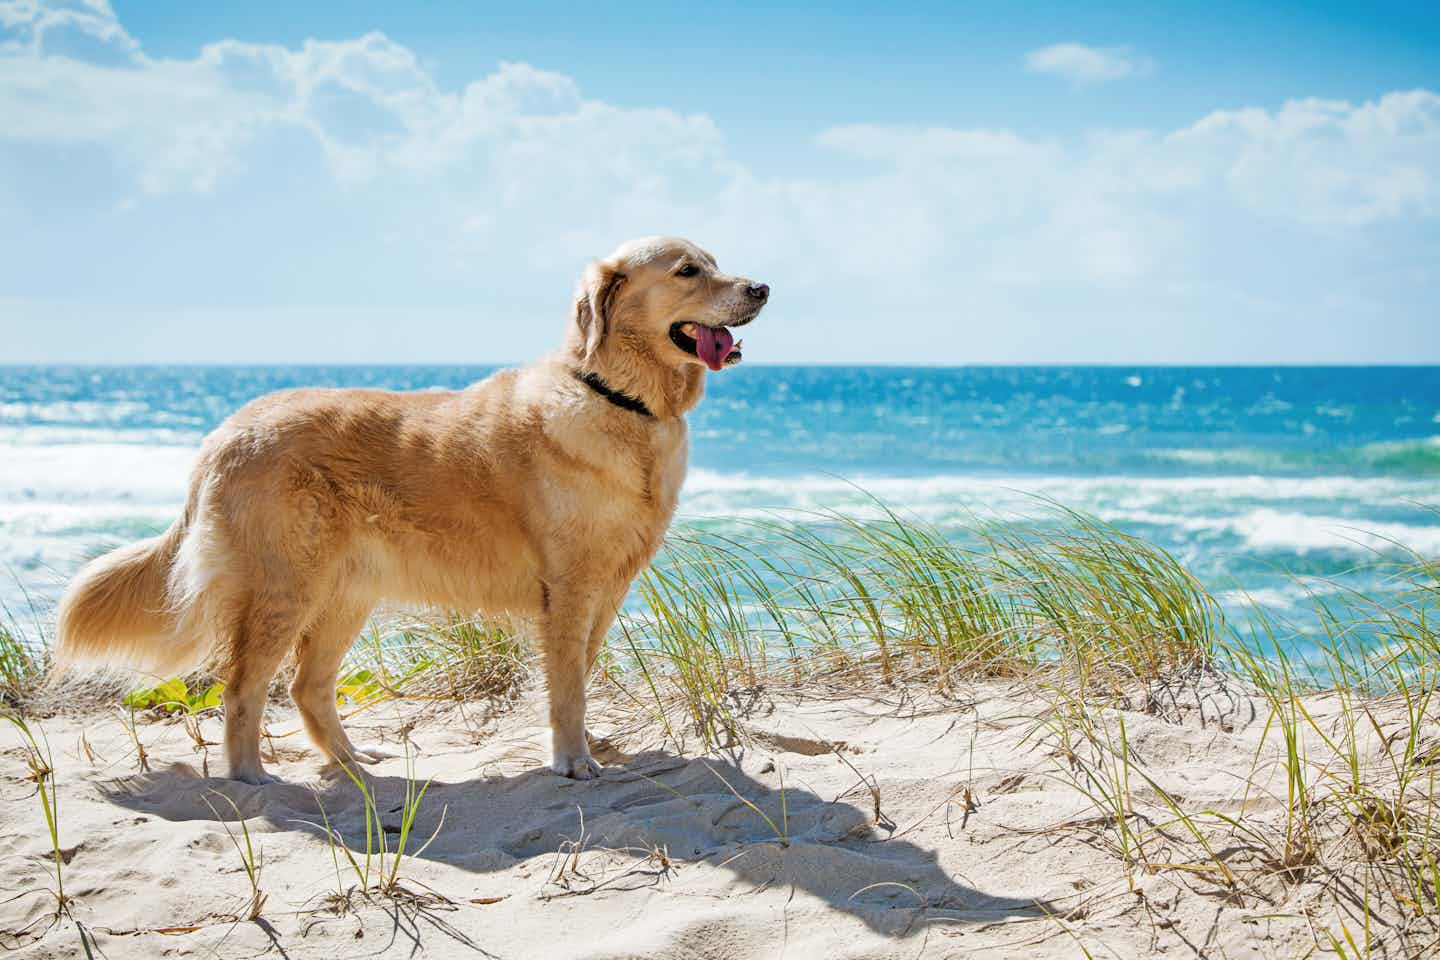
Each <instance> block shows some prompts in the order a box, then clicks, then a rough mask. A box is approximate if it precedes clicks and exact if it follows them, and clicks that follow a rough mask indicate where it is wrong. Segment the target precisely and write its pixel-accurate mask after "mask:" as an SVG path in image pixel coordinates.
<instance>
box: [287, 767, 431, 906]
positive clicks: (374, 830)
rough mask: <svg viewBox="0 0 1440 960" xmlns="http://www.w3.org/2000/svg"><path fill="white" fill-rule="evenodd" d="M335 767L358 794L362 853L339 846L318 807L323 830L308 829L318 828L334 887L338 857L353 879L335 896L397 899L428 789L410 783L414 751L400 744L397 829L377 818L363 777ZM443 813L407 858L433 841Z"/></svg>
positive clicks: (345, 899)
mask: <svg viewBox="0 0 1440 960" xmlns="http://www.w3.org/2000/svg"><path fill="white" fill-rule="evenodd" d="M341 769H342V770H343V771H344V773H345V776H346V777H347V778H349V780H350V782H351V783H352V784H353V785H354V786H355V789H356V790H357V791H359V793H360V799H361V808H362V812H363V815H364V821H365V851H364V853H363V854H358V853H357V851H355V850H353V849H352V848H351V847H350V845H348V844H347V843H346V842H345V838H344V837H343V836H341V835H340V832H339V831H338V830H337V829H336V828H335V827H334V825H333V824H331V822H330V817H329V815H328V814H327V813H326V812H325V808H324V807H323V806H322V807H321V808H320V815H321V817H322V819H323V821H324V822H323V826H322V825H320V824H313V823H312V824H311V826H317V827H319V828H320V829H322V830H323V831H324V833H325V836H326V839H327V840H328V841H329V843H330V853H331V857H332V859H333V860H334V862H335V872H336V883H337V887H338V886H339V885H340V856H341V855H342V854H343V855H344V857H345V861H346V862H347V863H348V864H349V866H350V870H351V872H352V873H353V874H354V875H355V884H354V886H353V887H352V888H351V890H350V891H344V890H339V889H337V892H336V898H337V900H338V901H340V902H348V900H349V897H350V895H351V893H353V892H359V893H360V894H362V895H365V896H369V895H370V893H372V892H374V893H378V894H380V895H382V896H389V897H394V896H398V895H400V894H401V893H402V892H403V891H402V887H401V883H400V867H401V865H402V863H403V861H404V858H405V856H407V848H408V847H409V845H410V841H411V834H412V833H413V830H414V826H415V819H416V817H417V816H418V815H419V813H420V805H421V803H422V801H424V799H425V793H426V791H427V790H429V789H430V783H431V781H429V780H426V781H425V782H424V783H417V781H416V780H415V759H414V753H413V752H412V751H411V747H410V742H409V740H408V739H407V740H405V796H404V799H403V800H402V801H401V803H400V806H399V808H398V810H397V812H398V813H399V814H400V822H399V824H398V826H394V827H391V826H390V825H387V824H386V823H385V822H384V821H383V820H382V818H381V815H380V808H379V805H378V800H377V798H376V796H375V791H374V788H373V787H372V786H371V784H370V782H369V781H368V780H367V779H366V777H365V775H364V774H363V773H362V772H359V771H357V770H356V769H355V768H354V767H352V766H351V765H349V764H341ZM445 813H446V809H441V811H440V819H439V822H437V823H436V825H435V829H434V831H432V832H431V834H430V836H429V837H428V838H427V839H426V840H425V842H424V843H423V844H421V845H420V847H419V849H417V850H415V851H414V852H413V853H410V854H408V855H409V856H417V857H418V856H419V855H420V854H422V853H424V852H425V849H426V848H427V847H429V846H430V844H431V843H433V842H434V840H435V838H436V837H437V836H439V834H440V830H441V828H442V827H444V826H445ZM307 822H308V821H307ZM390 833H395V834H397V836H396V838H395V840H394V842H393V844H392V842H391V840H390V838H389V834H390Z"/></svg>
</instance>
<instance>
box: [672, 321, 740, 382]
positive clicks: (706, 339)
mask: <svg viewBox="0 0 1440 960" xmlns="http://www.w3.org/2000/svg"><path fill="white" fill-rule="evenodd" d="M670 339H671V341H673V342H674V344H675V346H677V347H679V348H680V349H681V350H684V351H685V352H686V353H689V354H694V355H695V356H697V357H699V358H700V361H701V362H702V363H704V364H705V366H707V367H709V368H710V369H711V370H721V369H724V368H725V367H732V366H734V365H735V364H737V363H739V362H740V347H741V345H742V344H743V342H744V341H741V340H736V339H735V337H734V335H733V334H731V333H730V328H729V327H707V326H706V325H705V324H703V323H691V322H681V323H674V324H671V325H670Z"/></svg>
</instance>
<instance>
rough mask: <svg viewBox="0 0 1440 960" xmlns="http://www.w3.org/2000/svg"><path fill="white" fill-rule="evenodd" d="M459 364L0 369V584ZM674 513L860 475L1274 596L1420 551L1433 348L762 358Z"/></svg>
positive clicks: (910, 500) (168, 514) (12, 591)
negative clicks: (1167, 358)
mask: <svg viewBox="0 0 1440 960" xmlns="http://www.w3.org/2000/svg"><path fill="white" fill-rule="evenodd" d="M491 369H493V368H485V367H385V366H373V367H372V366H347V367H322V366H306V367H93V368H86V367H0V602H3V603H4V604H5V605H6V606H7V607H8V608H9V609H10V611H11V613H12V615H16V616H17V617H18V618H19V619H20V620H21V622H22V623H24V622H25V621H26V619H27V618H28V617H29V616H30V615H31V611H32V610H33V611H35V615H36V616H37V617H38V618H39V619H41V620H42V621H43V619H44V616H45V612H46V611H47V610H48V609H49V607H50V606H51V604H53V601H54V599H55V598H56V597H57V596H58V594H59V592H60V590H61V589H62V587H63V584H64V582H65V579H66V578H67V577H68V576H69V575H70V574H71V573H72V572H73V571H74V570H75V569H76V567H77V566H78V565H79V564H81V563H82V562H83V561H84V560H85V559H87V558H88V557H91V556H93V555H95V554H96V553H98V552H100V551H102V550H104V549H106V548H109V547H112V546H114V545H116V544H119V543H123V542H125V541H128V540H131V539H133V538H137V537H142V536H147V535H150V534H153V533H155V532H157V531H159V530H162V529H164V528H165V527H166V526H167V525H168V524H169V523H170V521H171V520H172V519H173V518H174V516H175V515H176V512H177V511H178V509H179V506H180V503H181V501H182V498H183V495H184V490H185V480H186V474H187V472H188V470H189V467H190V465H191V463H192V461H193V459H194V457H195V454H196V451H197V449H198V446H199V444H200V440H201V438H202V437H203V436H204V435H205V433H206V432H207V431H209V430H210V429H212V428H213V427H215V426H216V425H217V424H218V423H219V422H220V421H221V420H223V419H224V418H225V417H226V416H227V415H228V414H230V413H231V412H232V411H233V410H235V409H236V408H237V407H239V406H240V405H241V404H243V403H245V402H246V401H247V400H249V399H251V398H253V397H256V396H259V395H260V394H263V393H267V392H269V391H272V390H277V389H281V388H284V387H293V386H301V385H326V386H366V387H385V388H390V389H397V390H426V389H434V388H454V387H461V386H464V385H465V384H468V383H471V382H473V381H475V380H477V379H479V378H481V377H483V376H485V375H486V374H487V373H488V372H490V370H491ZM691 426H692V438H693V439H692V450H691V471H690V476H689V480H688V482H687V484H686V487H685V491H684V495H683V499H682V503H681V508H680V513H681V517H682V519H689V520H696V519H700V518H709V519H708V520H706V521H705V522H707V523H708V524H711V525H713V524H717V523H718V524H724V523H726V522H736V523H739V522H745V521H747V520H748V519H752V518H755V517H758V516H772V515H774V514H775V513H777V512H779V513H785V512H790V511H797V510H798V511H807V510H813V509H816V508H837V509H842V510H850V511H854V512H860V513H864V512H866V511H873V510H874V505H873V503H872V502H871V501H870V500H869V499H868V497H869V496H870V495H874V496H876V497H879V498H881V499H882V500H884V501H886V502H887V503H889V504H890V505H892V506H894V507H896V508H897V509H898V510H900V511H901V512H903V513H907V514H909V515H911V516H913V517H915V518H918V519H920V520H924V521H927V522H930V523H933V524H936V525H939V526H941V527H944V528H950V529H954V530H956V531H959V530H961V529H962V528H963V526H964V525H966V524H969V523H973V522H974V520H975V518H976V516H977V515H978V516H980V517H984V518H988V519H998V520H1006V519H1011V518H1023V517H1027V516H1033V515H1035V514H1037V513H1039V512H1042V511H1043V505H1042V504H1041V502H1040V501H1039V500H1038V499H1037V498H1048V499H1049V500H1053V501H1057V502H1059V503H1061V504H1064V505H1065V506H1068V507H1072V508H1075V509H1077V510H1082V511H1086V512H1088V513H1091V514H1093V515H1095V516H1097V517H1099V518H1100V519H1102V520H1105V521H1108V522H1110V523H1113V524H1115V525H1116V526H1118V527H1120V528H1122V529H1124V530H1126V531H1128V532H1132V533H1135V534H1138V535H1140V536H1142V537H1145V538H1146V539H1148V540H1151V541H1152V542H1154V543H1157V544H1159V545H1161V546H1163V547H1165V548H1167V549H1169V550H1170V551H1172V552H1173V553H1174V554H1175V555H1176V556H1177V557H1178V558H1179V559H1181V560H1182V561H1184V562H1185V563H1186V564H1188V565H1189V566H1190V567H1191V568H1192V569H1193V570H1194V571H1195V572H1196V573H1197V574H1198V575H1199V576H1200V578H1201V579H1202V580H1203V581H1204V582H1205V583H1206V584H1207V585H1208V586H1209V587H1210V588H1211V589H1212V590H1213V591H1214V592H1215V593H1216V594H1217V595H1218V596H1219V597H1220V598H1221V600H1222V602H1224V603H1225V604H1226V605H1227V606H1229V607H1232V608H1238V607H1240V606H1243V603H1244V602H1245V598H1247V597H1249V598H1253V599H1254V600H1256V601H1258V602H1260V603H1263V604H1265V605H1266V606H1267V607H1268V608H1269V609H1271V610H1272V611H1274V612H1277V613H1279V614H1281V615H1284V616H1291V615H1297V613H1296V612H1297V611H1299V610H1300V608H1302V607H1303V606H1304V605H1305V591H1306V589H1307V587H1306V579H1305V578H1338V579H1340V580H1341V581H1343V582H1347V583H1350V584H1352V585H1359V586H1361V587H1363V588H1365V589H1372V590H1377V591H1383V590H1385V589H1387V584H1386V582H1385V580H1384V579H1383V577H1382V576H1381V575H1380V574H1378V573H1374V574H1372V573H1369V572H1367V571H1366V569H1364V566H1365V565H1366V564H1367V563H1369V562H1370V561H1373V560H1374V559H1376V558H1377V557H1383V556H1386V555H1395V554H1396V552H1397V548H1396V546H1395V545H1396V544H1404V545H1406V546H1407V547H1409V548H1412V549H1414V550H1416V551H1419V552H1420V553H1422V554H1426V555H1429V556H1435V555H1440V514H1437V513H1435V512H1433V510H1432V509H1427V507H1428V508H1433V507H1434V506H1436V505H1440V368H1437V367H1344V368H1300V367H1216V368H1208V367H1207V368H1202V367H1118V366H1117V367H960V368H903V367H778V366H758V365H746V366H741V367H738V368H735V369H731V370H727V371H725V372H723V373H721V374H718V375H713V376H711V378H710V386H709V391H708V395H707V397H706V399H705V402H704V403H703V404H702V405H701V407H700V408H699V410H697V411H696V412H695V414H693V415H692V418H691Z"/></svg>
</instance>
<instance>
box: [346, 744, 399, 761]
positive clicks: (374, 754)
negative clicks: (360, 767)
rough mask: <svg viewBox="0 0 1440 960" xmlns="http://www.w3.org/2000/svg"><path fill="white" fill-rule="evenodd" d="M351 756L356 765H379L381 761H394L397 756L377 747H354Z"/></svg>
mask: <svg viewBox="0 0 1440 960" xmlns="http://www.w3.org/2000/svg"><path fill="white" fill-rule="evenodd" d="M351 756H352V757H354V758H355V762H356V763H379V762H381V761H382V760H394V759H395V758H396V757H398V756H399V754H398V753H391V752H390V751H388V750H381V749H380V748H379V747H356V748H355V751H354V752H353V753H352V754H351Z"/></svg>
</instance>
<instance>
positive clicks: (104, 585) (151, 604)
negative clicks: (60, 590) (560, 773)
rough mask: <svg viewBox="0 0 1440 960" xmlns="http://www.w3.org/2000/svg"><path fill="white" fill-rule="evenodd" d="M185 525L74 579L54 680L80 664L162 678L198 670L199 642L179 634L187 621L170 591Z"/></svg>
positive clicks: (58, 629) (63, 605)
mask: <svg viewBox="0 0 1440 960" xmlns="http://www.w3.org/2000/svg"><path fill="white" fill-rule="evenodd" d="M187 513H188V511H187ZM187 526H188V523H187V522H186V519H180V520H177V521H176V522H175V523H174V524H173V525H172V526H171V527H170V529H169V530H167V531H165V532H164V533H163V534H161V535H160V536H158V537H151V538H150V539H148V540H141V541H140V542H139V543H132V544H130V545H129V546H126V547H121V548H120V549H118V550H114V551H112V552H110V553H107V554H105V555H104V556H101V557H98V558H96V559H94V560H92V561H90V563H88V564H87V565H86V566H85V567H84V569H82V570H81V571H80V572H79V573H78V574H77V575H76V576H75V579H74V580H73V581H71V583H70V587H69V589H68V590H66V591H65V596H64V597H63V598H62V599H61V600H60V607H59V610H58V612H57V617H56V624H55V633H56V642H55V672H54V674H53V676H54V677H59V676H60V674H61V673H63V672H64V671H65V670H66V669H68V668H69V667H71V666H79V665H88V666H115V667H127V668H130V669H133V670H140V671H144V672H146V673H151V674H156V675H159V676H174V675H175V674H177V673H181V672H184V671H185V670H187V669H189V668H190V667H193V666H194V665H195V663H196V662H197V661H198V660H199V659H200V657H199V656H198V655H199V654H200V653H201V651H200V650H198V649H197V648H198V646H199V643H198V638H193V639H190V640H189V641H188V642H187V639H186V638H184V637H182V636H180V632H181V631H180V629H179V628H180V626H181V622H182V620H183V619H185V618H184V617H183V616H182V612H181V611H180V610H178V609H177V607H176V604H174V603H173V602H172V598H171V596H170V587H169V584H170V580H171V571H172V568H173V567H174V566H175V563H176V558H177V556H178V554H179V553H180V546H181V543H182V542H183V541H184V539H185V534H186V528H187Z"/></svg>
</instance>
